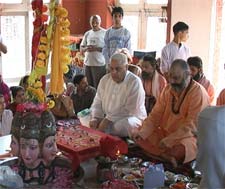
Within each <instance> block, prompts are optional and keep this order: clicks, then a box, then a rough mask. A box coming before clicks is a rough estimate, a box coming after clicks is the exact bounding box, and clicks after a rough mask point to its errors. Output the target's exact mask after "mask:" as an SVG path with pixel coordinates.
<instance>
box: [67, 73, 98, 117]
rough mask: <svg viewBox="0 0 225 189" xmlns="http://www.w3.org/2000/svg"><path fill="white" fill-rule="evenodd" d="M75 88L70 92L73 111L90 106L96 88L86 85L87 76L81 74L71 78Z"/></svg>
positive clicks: (76, 111)
mask: <svg viewBox="0 0 225 189" xmlns="http://www.w3.org/2000/svg"><path fill="white" fill-rule="evenodd" d="M73 84H74V86H75V90H74V91H73V93H72V94H71V99H72V101H73V106H74V110H75V113H78V112H80V111H81V110H83V109H86V108H90V107H91V104H92V102H93V100H94V97H95V94H96V89H95V88H94V87H92V86H90V85H88V81H87V77H86V76H85V75H83V74H79V75H76V76H75V77H74V79H73Z"/></svg>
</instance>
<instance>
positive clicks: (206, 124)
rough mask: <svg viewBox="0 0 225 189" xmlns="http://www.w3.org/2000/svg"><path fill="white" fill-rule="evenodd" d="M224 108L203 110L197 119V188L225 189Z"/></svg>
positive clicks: (215, 107)
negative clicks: (200, 176)
mask: <svg viewBox="0 0 225 189" xmlns="http://www.w3.org/2000/svg"><path fill="white" fill-rule="evenodd" d="M224 115H225V107H224V106H220V107H217V106H211V107H208V108H205V109H204V110H203V111H202V112H201V113H200V115H199V119H198V155H197V167H196V168H197V170H199V171H200V172H201V173H202V179H201V183H200V187H199V188H213V189H214V188H225V163H224V157H225V144H224V140H225V139H224V138H225V119H224Z"/></svg>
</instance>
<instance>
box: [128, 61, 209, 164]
mask: <svg viewBox="0 0 225 189" xmlns="http://www.w3.org/2000/svg"><path fill="white" fill-rule="evenodd" d="M169 83H170V84H169V85H167V86H166V87H165V89H164V90H163V91H162V93H161V95H160V97H159V98H158V99H157V102H156V104H155V106H154V107H153V109H152V112H151V113H150V114H149V116H148V117H147V119H146V120H145V121H144V122H143V125H142V127H141V129H140V130H137V129H135V130H133V131H132V135H133V137H134V139H135V140H136V141H137V143H138V144H139V145H140V146H141V147H142V148H143V149H144V150H145V151H146V152H147V153H149V154H150V155H154V156H157V157H159V158H161V159H164V160H166V161H169V162H171V163H172V164H173V165H174V166H175V167H176V166H177V163H186V162H190V161H192V160H194V159H195V157H196V151H197V146H196V136H195V132H196V122H197V118H198V113H199V112H200V111H201V110H202V109H203V108H205V107H206V106H208V105H209V97H208V95H207V92H206V90H205V89H204V88H203V87H202V86H201V85H199V84H198V83H197V82H195V81H194V80H192V79H191V77H190V71H189V67H188V64H187V63H186V61H184V60H181V59H177V60H175V61H173V63H172V65H171V68H170V70H169Z"/></svg>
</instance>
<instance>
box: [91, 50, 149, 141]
mask: <svg viewBox="0 0 225 189" xmlns="http://www.w3.org/2000/svg"><path fill="white" fill-rule="evenodd" d="M109 71H110V73H108V74H107V75H105V76H104V77H103V78H102V79H101V80H100V83H99V86H98V89H97V94H96V96H95V98H94V102H93V104H92V107H91V117H92V119H91V121H90V126H91V127H92V128H95V129H98V130H100V131H103V132H107V133H110V134H113V135H117V136H121V137H126V136H128V135H129V134H130V130H131V128H134V127H138V126H140V125H141V124H142V121H143V120H144V119H145V118H146V116H147V115H146V110H145V104H144V103H145V92H144V88H143V85H142V82H141V79H140V78H139V77H138V76H136V75H134V74H133V73H131V72H130V71H128V61H127V56H126V55H124V54H122V53H115V54H114V55H113V56H112V57H111V63H110V66H109Z"/></svg>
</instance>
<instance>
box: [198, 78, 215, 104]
mask: <svg viewBox="0 0 225 189" xmlns="http://www.w3.org/2000/svg"><path fill="white" fill-rule="evenodd" d="M198 82H199V83H200V84H201V85H202V86H203V87H204V88H205V90H206V91H207V93H208V95H209V98H210V103H212V102H213V99H214V96H215V91H214V87H213V85H212V84H211V83H210V81H209V80H208V79H206V77H205V76H204V75H203V76H202V78H201V79H200V80H199V81H198Z"/></svg>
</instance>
